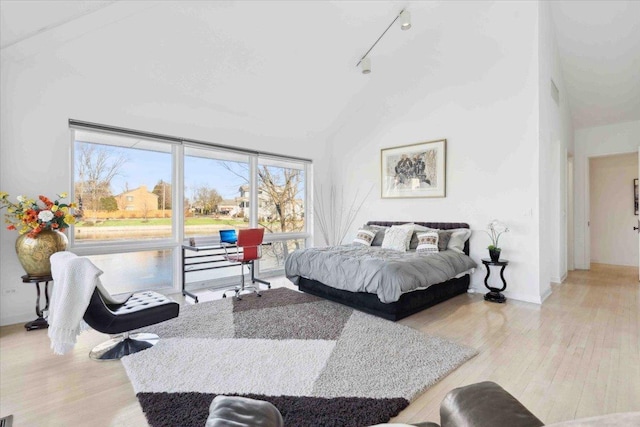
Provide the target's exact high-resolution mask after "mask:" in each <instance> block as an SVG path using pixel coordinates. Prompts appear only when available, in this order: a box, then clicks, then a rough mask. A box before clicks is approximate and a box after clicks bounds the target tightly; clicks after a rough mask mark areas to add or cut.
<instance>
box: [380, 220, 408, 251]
mask: <svg viewBox="0 0 640 427" xmlns="http://www.w3.org/2000/svg"><path fill="white" fill-rule="evenodd" d="M412 233H413V224H403V225H393V226H391V228H390V229H388V230H387V231H386V232H385V234H384V240H383V241H382V248H383V249H394V250H396V251H402V252H406V251H407V249H409V242H410V241H411V234H412Z"/></svg>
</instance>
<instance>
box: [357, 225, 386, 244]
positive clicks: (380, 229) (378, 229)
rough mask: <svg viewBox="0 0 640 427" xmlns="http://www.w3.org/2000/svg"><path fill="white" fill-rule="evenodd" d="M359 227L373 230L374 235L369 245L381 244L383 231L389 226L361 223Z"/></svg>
mask: <svg viewBox="0 0 640 427" xmlns="http://www.w3.org/2000/svg"><path fill="white" fill-rule="evenodd" d="M360 228H361V229H365V230H371V231H375V233H376V237H375V238H374V239H373V242H371V246H382V241H383V240H384V233H385V232H386V231H387V230H388V229H389V227H385V226H384V225H367V224H365V225H363V226H362V227H360Z"/></svg>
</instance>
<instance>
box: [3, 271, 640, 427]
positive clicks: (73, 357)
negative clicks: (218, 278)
mask: <svg viewBox="0 0 640 427" xmlns="http://www.w3.org/2000/svg"><path fill="white" fill-rule="evenodd" d="M277 282H278V283H279V284H280V285H284V284H285V283H286V280H285V279H280V280H279V281H277ZM639 312H640V285H639V284H638V270H637V269H636V268H627V267H613V266H606V265H593V266H592V270H591V271H589V272H586V271H576V272H572V273H570V274H569V277H568V279H567V280H566V281H565V283H564V284H562V285H557V286H554V288H553V294H552V295H551V296H550V297H549V298H548V299H547V301H545V303H544V304H543V305H542V306H538V305H534V304H527V303H520V302H517V301H511V300H509V301H507V303H506V304H504V305H500V304H492V303H488V302H485V301H484V300H483V299H482V295H480V294H468V295H462V296H459V297H456V298H454V299H453V300H450V301H447V302H445V303H442V304H439V305H438V306H436V307H432V308H430V309H429V310H426V311H423V312H421V313H418V314H416V315H414V316H411V317H409V318H407V319H404V320H403V321H401V323H404V324H406V325H409V326H411V327H414V328H417V329H420V330H422V331H424V332H426V333H429V334H433V335H440V336H444V337H448V338H451V339H454V340H456V341H458V342H460V343H464V344H467V345H470V346H472V347H475V348H477V349H478V350H479V352H480V353H479V354H478V355H477V356H476V357H475V358H473V359H472V360H471V361H469V362H467V363H466V364H464V365H462V366H461V367H460V368H458V369H457V370H456V371H454V372H453V373H451V374H450V375H449V376H447V377H446V378H444V379H443V380H442V381H441V382H440V383H438V384H436V385H435V386H434V387H432V388H431V389H429V390H428V391H427V392H426V393H425V394H424V395H422V396H421V397H419V398H418V399H417V400H416V401H414V402H413V403H412V404H411V405H410V406H409V407H408V408H407V409H406V410H404V411H403V412H402V413H401V414H400V415H399V416H398V417H396V418H395V419H394V421H395V422H408V423H412V422H418V421H424V420H430V421H438V420H439V415H438V408H439V405H440V402H441V401H442V399H443V397H444V395H445V394H446V393H447V392H448V391H449V390H451V389H452V388H455V387H458V386H462V385H466V384H471V383H474V382H478V381H484V380H491V381H495V382H497V383H499V384H500V385H502V386H503V387H504V388H506V389H507V390H508V391H509V392H511V393H512V394H513V395H514V396H516V397H517V398H518V399H520V401H521V402H523V403H524V405H525V406H527V407H528V408H529V409H530V410H531V411H532V412H533V413H534V414H536V415H537V416H538V417H539V418H540V419H542V420H543V421H545V422H547V423H550V422H554V421H560V420H569V419H573V418H580V417H586V416H592V415H600V414H606V413H612V412H623V411H640V341H639V337H640V315H639ZM105 339H106V336H105V335H103V334H99V333H97V332H94V331H92V332H87V333H84V334H83V335H82V336H81V337H80V340H79V343H78V345H77V346H76V349H75V350H74V352H73V353H72V354H69V355H66V356H55V355H53V354H52V353H51V351H50V350H49V340H48V338H47V336H46V331H32V332H26V331H25V330H24V328H23V327H22V325H13V326H6V327H2V328H0V416H5V415H9V414H14V416H15V421H14V426H18V427H22V426H84V425H91V426H144V425H146V422H145V418H144V415H143V413H142V411H141V409H140V406H139V405H138V403H137V400H136V398H135V395H134V394H133V389H132V387H131V385H130V383H129V380H128V379H127V376H126V374H125V372H124V368H123V367H122V365H121V364H120V363H119V362H108V363H98V362H93V361H91V360H90V359H89V358H88V357H87V353H88V352H89V350H90V349H91V348H92V347H93V346H94V345H96V344H98V343H100V342H102V341H104V340H105Z"/></svg>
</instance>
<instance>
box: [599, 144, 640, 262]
mask: <svg viewBox="0 0 640 427" xmlns="http://www.w3.org/2000/svg"><path fill="white" fill-rule="evenodd" d="M636 178H638V155H637V153H626V154H615V155H608V156H600V157H590V158H589V243H590V262H591V263H599V264H610V265H625V266H635V267H638V235H637V233H636V232H635V231H634V230H633V227H634V226H637V218H638V217H637V216H636V214H635V211H634V179H636Z"/></svg>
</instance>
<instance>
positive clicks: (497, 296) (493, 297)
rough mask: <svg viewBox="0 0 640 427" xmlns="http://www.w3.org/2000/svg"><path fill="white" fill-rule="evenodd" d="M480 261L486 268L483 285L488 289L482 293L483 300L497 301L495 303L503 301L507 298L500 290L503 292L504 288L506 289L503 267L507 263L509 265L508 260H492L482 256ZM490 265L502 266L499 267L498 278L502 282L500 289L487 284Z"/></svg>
mask: <svg viewBox="0 0 640 427" xmlns="http://www.w3.org/2000/svg"><path fill="white" fill-rule="evenodd" d="M482 263H483V264H484V266H485V267H486V269H487V275H486V276H485V278H484V286H485V287H486V288H487V289H489V292H487V293H486V294H485V295H484V300H485V301H491V302H497V303H504V302H505V301H506V300H507V297H505V296H504V295H502V293H501V292H503V291H504V290H505V289H507V281H506V280H504V269H505V268H506V267H507V265H509V260H507V259H500V260H498V261H492V260H491V259H489V258H482ZM491 266H498V267H502V268H501V269H500V279H502V284H503V286H502V288H501V289H498V288H493V287H491V286H489V276H490V275H491V268H490V267H491Z"/></svg>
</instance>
